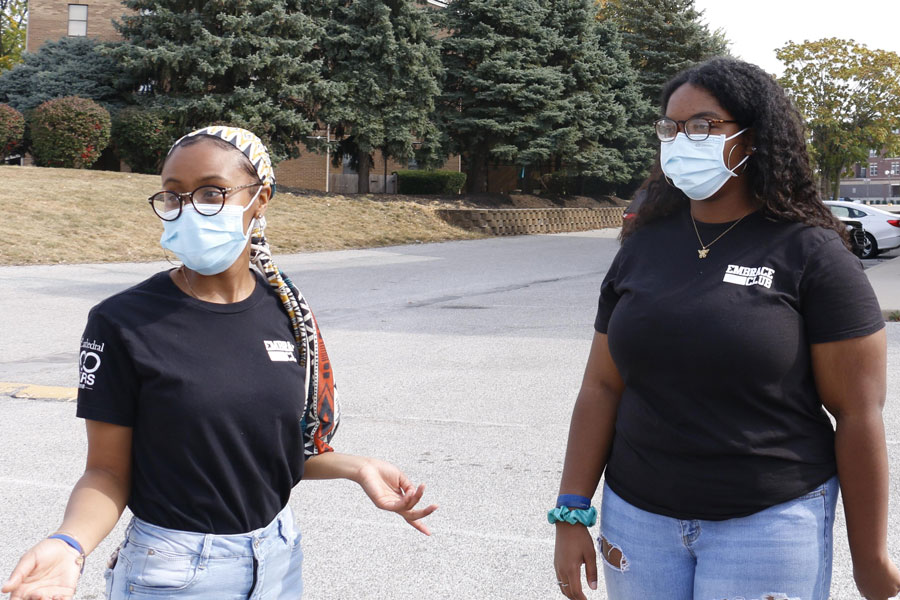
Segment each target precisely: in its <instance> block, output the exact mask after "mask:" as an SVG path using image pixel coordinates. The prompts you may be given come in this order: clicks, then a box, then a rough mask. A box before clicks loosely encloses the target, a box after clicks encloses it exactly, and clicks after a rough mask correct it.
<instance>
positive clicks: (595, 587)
mask: <svg viewBox="0 0 900 600" xmlns="http://www.w3.org/2000/svg"><path fill="white" fill-rule="evenodd" d="M588 585H589V586H591V589H592V590H596V589H597V582H596V581H588Z"/></svg>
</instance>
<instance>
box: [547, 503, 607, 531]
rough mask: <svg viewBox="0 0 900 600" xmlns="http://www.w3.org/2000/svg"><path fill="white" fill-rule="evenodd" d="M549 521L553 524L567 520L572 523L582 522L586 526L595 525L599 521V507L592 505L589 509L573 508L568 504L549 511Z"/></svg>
mask: <svg viewBox="0 0 900 600" xmlns="http://www.w3.org/2000/svg"><path fill="white" fill-rule="evenodd" d="M547 521H549V522H550V524H551V525H552V524H553V523H556V522H558V521H565V522H566V523H571V524H572V525H578V524H581V525H584V526H585V527H593V526H594V525H595V524H596V523H597V509H596V508H594V507H593V506H592V507H591V508H590V509H588V510H583V509H581V508H576V509H574V510H572V509H570V508H569V507H568V506H560V507H557V508H554V509H553V510H550V511H547Z"/></svg>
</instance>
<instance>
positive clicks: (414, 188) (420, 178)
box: [397, 171, 466, 194]
mask: <svg viewBox="0 0 900 600" xmlns="http://www.w3.org/2000/svg"><path fill="white" fill-rule="evenodd" d="M464 185H466V174H465V173H457V172H456V171H397V193H399V194H458V193H460V190H462V188H463V186H464Z"/></svg>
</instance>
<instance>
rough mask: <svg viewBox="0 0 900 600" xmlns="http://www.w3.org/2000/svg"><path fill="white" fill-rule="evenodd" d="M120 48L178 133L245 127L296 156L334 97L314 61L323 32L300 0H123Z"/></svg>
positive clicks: (147, 96)
mask: <svg viewBox="0 0 900 600" xmlns="http://www.w3.org/2000/svg"><path fill="white" fill-rule="evenodd" d="M123 4H124V5H125V6H126V7H127V8H129V9H131V11H133V12H132V14H129V15H126V16H124V17H123V18H122V20H121V22H119V23H117V25H116V26H117V29H118V30H119V33H121V34H122V36H123V38H124V39H125V42H124V43H123V44H122V45H121V46H120V47H119V48H118V49H116V50H115V51H114V55H115V56H116V57H118V58H119V59H120V60H121V61H122V63H123V64H124V65H125V66H126V67H127V68H128V69H129V70H130V71H132V72H134V73H135V74H136V75H138V76H140V77H141V78H142V80H143V81H144V82H146V84H145V85H144V87H143V90H142V91H143V94H142V100H143V101H144V102H145V103H146V104H148V105H149V106H151V107H154V108H161V109H163V110H165V111H166V112H167V114H168V115H169V116H171V117H172V118H173V119H174V120H175V121H176V123H178V125H179V126H180V127H181V129H183V130H185V131H187V130H190V129H193V128H197V127H202V126H206V125H210V124H212V123H225V124H230V125H235V126H240V127H245V128H247V129H249V130H251V131H253V132H254V133H256V134H257V135H259V136H260V137H261V138H263V139H264V140H265V141H266V142H267V143H268V144H269V147H270V150H271V152H272V154H273V158H274V159H276V160H278V159H284V158H288V157H293V156H297V155H298V154H299V147H298V144H299V143H305V142H306V141H307V136H308V135H309V134H310V132H311V131H312V130H313V127H314V125H315V122H314V110H315V107H316V105H317V103H319V102H321V99H322V98H323V97H325V96H327V95H328V94H329V93H332V91H333V90H332V88H331V86H330V84H328V83H327V82H325V81H323V80H322V78H321V64H320V63H319V62H318V61H316V60H313V59H311V58H310V54H311V52H312V51H313V50H314V48H315V46H316V44H318V43H319V41H320V39H321V35H322V28H321V26H319V25H318V24H317V23H316V22H315V21H314V20H313V19H312V18H311V17H310V16H309V15H308V14H306V13H305V12H304V11H303V9H304V2H303V1H302V0H253V1H250V0H212V1H201V0H124V1H123Z"/></svg>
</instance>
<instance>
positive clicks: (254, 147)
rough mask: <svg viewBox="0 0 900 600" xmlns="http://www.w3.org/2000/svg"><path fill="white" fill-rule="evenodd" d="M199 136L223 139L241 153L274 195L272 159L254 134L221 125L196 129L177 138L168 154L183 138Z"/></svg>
mask: <svg viewBox="0 0 900 600" xmlns="http://www.w3.org/2000/svg"><path fill="white" fill-rule="evenodd" d="M201 134H204V135H211V136H214V137H217V138H220V139H223V140H225V141H226V142H228V143H229V144H231V145H232V146H234V147H235V148H237V149H238V150H240V151H241V152H243V153H244V156H246V157H247V158H248V159H250V164H252V165H253V168H254V169H256V174H257V175H258V176H259V180H260V181H262V182H263V183H267V184H269V185H270V186H271V187H272V194H274V193H275V169H273V168H272V159H271V158H270V157H269V151H268V150H267V149H266V146H265V144H263V143H262V140H260V139H259V138H258V137H256V134H254V133H253V132H250V131H247V130H246V129H241V128H240V127H224V126H222V125H212V126H210V127H204V128H203V129H197V130H196V131H192V132H190V133H189V134H187V135H185V136H183V137H181V138H179V139H178V141H177V142H175V143H174V144H172V147H171V148H169V154H171V153H172V150H174V149H175V148H176V147H177V146H178V144H180V143H181V141H182V140H184V139H185V138H189V137H192V136H195V135H201Z"/></svg>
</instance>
